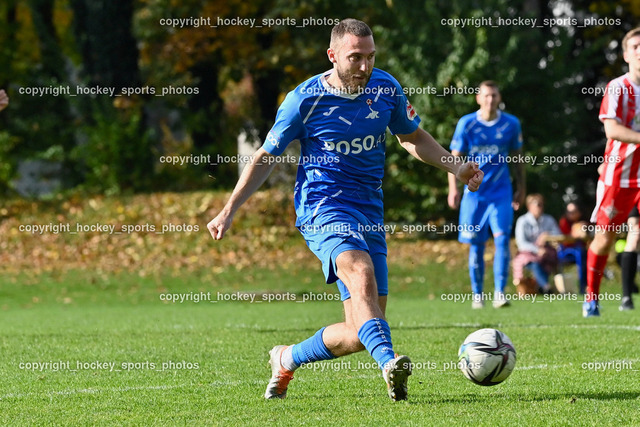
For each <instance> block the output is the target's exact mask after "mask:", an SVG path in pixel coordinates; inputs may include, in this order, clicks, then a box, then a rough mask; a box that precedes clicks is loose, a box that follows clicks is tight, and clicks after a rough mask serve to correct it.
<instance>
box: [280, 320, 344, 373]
mask: <svg viewBox="0 0 640 427" xmlns="http://www.w3.org/2000/svg"><path fill="white" fill-rule="evenodd" d="M324 330H325V328H322V329H320V330H319V331H318V332H316V333H315V335H313V336H312V337H310V338H307V339H306V340H304V341H302V342H301V343H299V344H296V345H294V346H293V348H292V349H291V353H292V356H293V361H294V362H295V364H296V365H298V366H302V365H304V364H305V363H312V362H319V361H321V360H331V359H335V358H336V356H334V355H333V354H332V353H331V352H330V351H329V349H328V348H327V346H326V345H325V344H324V341H323V340H322V333H323V332H324Z"/></svg>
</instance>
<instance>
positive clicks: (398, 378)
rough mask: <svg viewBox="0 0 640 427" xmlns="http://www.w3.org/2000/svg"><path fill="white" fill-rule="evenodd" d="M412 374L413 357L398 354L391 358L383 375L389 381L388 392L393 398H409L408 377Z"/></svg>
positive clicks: (395, 399)
mask: <svg viewBox="0 0 640 427" xmlns="http://www.w3.org/2000/svg"><path fill="white" fill-rule="evenodd" d="M409 375H411V359H409V357H408V356H398V355H397V354H396V357H395V358H394V359H392V360H390V361H389V362H388V363H387V364H386V365H385V368H384V369H383V370H382V377H383V378H384V380H385V381H386V383H387V392H388V393H389V397H390V398H391V400H394V401H398V400H407V379H408V378H409Z"/></svg>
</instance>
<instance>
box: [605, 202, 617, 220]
mask: <svg viewBox="0 0 640 427" xmlns="http://www.w3.org/2000/svg"><path fill="white" fill-rule="evenodd" d="M601 209H602V212H604V214H605V215H606V216H607V218H609V219H613V217H615V216H616V215H617V214H618V210H617V209H616V207H615V206H614V205H613V203H612V204H611V205H609V206H607V207H604V206H603V207H602V208H601Z"/></svg>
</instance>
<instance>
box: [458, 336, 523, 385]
mask: <svg viewBox="0 0 640 427" xmlns="http://www.w3.org/2000/svg"><path fill="white" fill-rule="evenodd" d="M458 366H459V367H460V370H462V373H463V374H464V376H465V377H467V378H468V379H469V380H470V381H472V382H474V383H475V384H478V385H484V386H491V385H497V384H500V383H501V382H502V381H504V380H506V379H507V378H508V377H509V375H511V372H512V371H513V368H514V367H515V366H516V349H515V347H514V346H513V343H512V342H511V340H510V339H509V337H508V336H506V335H505V334H503V333H502V332H500V331H499V330H497V329H491V328H486V329H480V330H477V331H475V332H473V333H472V334H470V335H469V336H468V337H467V339H465V340H464V342H463V343H462V345H461V346H460V350H459V351H458Z"/></svg>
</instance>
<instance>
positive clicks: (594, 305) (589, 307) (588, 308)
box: [582, 300, 600, 317]
mask: <svg viewBox="0 0 640 427" xmlns="http://www.w3.org/2000/svg"><path fill="white" fill-rule="evenodd" d="M598 316H600V304H598V301H596V300H591V301H589V302H587V301H585V302H584V303H582V317H598Z"/></svg>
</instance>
